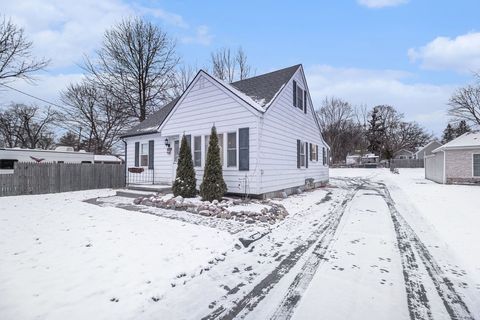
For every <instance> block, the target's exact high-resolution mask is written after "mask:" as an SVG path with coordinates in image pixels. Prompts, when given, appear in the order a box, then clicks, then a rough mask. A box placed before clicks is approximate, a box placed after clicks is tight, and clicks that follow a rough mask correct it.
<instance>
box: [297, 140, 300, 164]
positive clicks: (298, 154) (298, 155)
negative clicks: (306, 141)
mask: <svg viewBox="0 0 480 320" xmlns="http://www.w3.org/2000/svg"><path fill="white" fill-rule="evenodd" d="M297 168H300V140H297Z"/></svg>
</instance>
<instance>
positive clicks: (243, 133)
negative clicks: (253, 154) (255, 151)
mask: <svg viewBox="0 0 480 320" xmlns="http://www.w3.org/2000/svg"><path fill="white" fill-rule="evenodd" d="M249 148H250V134H249V128H240V129H238V170H240V171H248V170H249V169H250V154H249V153H250V150H249Z"/></svg>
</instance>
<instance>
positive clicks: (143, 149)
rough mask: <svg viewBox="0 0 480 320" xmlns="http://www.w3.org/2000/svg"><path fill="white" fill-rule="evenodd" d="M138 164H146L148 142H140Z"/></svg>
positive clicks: (142, 165) (144, 165)
mask: <svg viewBox="0 0 480 320" xmlns="http://www.w3.org/2000/svg"><path fill="white" fill-rule="evenodd" d="M140 166H141V167H147V166H148V143H142V144H141V145H140Z"/></svg>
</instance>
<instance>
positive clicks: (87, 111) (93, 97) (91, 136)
mask: <svg viewBox="0 0 480 320" xmlns="http://www.w3.org/2000/svg"><path fill="white" fill-rule="evenodd" d="M61 99H62V101H63V103H65V105H66V108H65V110H64V111H63V112H62V114H61V119H62V124H63V126H64V127H65V128H66V129H68V130H70V132H72V133H74V134H76V135H78V136H81V140H82V141H81V145H82V147H84V148H86V149H87V151H91V152H95V153H99V154H103V153H108V152H111V151H112V148H113V146H114V144H115V143H116V142H118V141H119V139H120V138H119V136H120V134H121V132H122V130H124V129H125V127H126V126H128V124H129V121H131V117H130V116H129V115H128V114H127V113H125V112H124V110H123V109H124V108H123V106H122V102H121V101H118V100H117V99H116V98H115V96H114V95H112V94H111V93H110V92H106V91H105V90H104V89H103V88H98V87H96V86H95V85H94V84H92V83H90V82H86V81H85V82H83V83H80V84H72V85H69V86H68V87H67V89H66V90H65V91H63V92H62V94H61ZM82 132H83V136H82ZM79 145H80V143H79Z"/></svg>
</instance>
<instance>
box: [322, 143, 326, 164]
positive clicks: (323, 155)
mask: <svg viewBox="0 0 480 320" xmlns="http://www.w3.org/2000/svg"><path fill="white" fill-rule="evenodd" d="M322 158H323V165H325V164H326V163H327V155H326V154H325V147H323V148H322Z"/></svg>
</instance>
